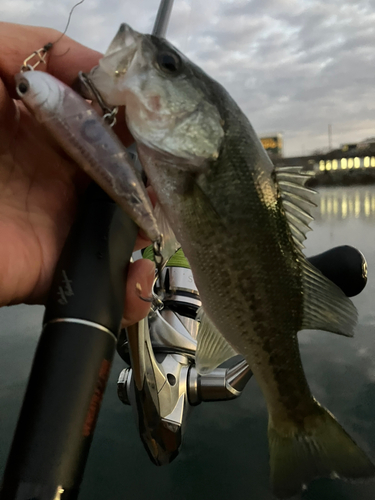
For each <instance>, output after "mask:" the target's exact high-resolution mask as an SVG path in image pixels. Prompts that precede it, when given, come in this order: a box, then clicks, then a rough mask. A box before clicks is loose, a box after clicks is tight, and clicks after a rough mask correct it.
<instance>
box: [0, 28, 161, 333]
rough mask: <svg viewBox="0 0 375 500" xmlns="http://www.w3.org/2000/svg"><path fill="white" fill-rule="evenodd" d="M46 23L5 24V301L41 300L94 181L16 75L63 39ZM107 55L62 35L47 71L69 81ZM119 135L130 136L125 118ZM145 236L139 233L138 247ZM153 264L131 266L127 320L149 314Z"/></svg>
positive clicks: (1, 150) (0, 40)
mask: <svg viewBox="0 0 375 500" xmlns="http://www.w3.org/2000/svg"><path fill="white" fill-rule="evenodd" d="M59 35H60V33H59V32H57V31H55V30H51V29H47V28H36V27H31V26H21V25H16V24H8V23H0V44H1V52H0V306H4V305H10V304H18V303H21V302H26V303H29V304H35V303H43V302H44V301H45V299H46V297H47V294H48V290H49V288H50V285H51V281H52V277H53V273H54V269H55V266H56V263H57V260H58V258H59V255H60V252H61V250H62V246H63V244H64V242H65V239H66V237H67V235H68V232H69V229H70V227H71V225H72V223H73V221H74V218H75V214H76V209H77V202H78V200H79V198H80V196H81V195H82V194H83V192H84V190H85V188H86V186H87V184H88V182H89V180H88V178H87V176H86V174H84V173H83V172H82V171H81V169H80V168H79V167H78V166H77V165H76V164H75V163H74V162H73V161H72V160H71V159H70V158H68V157H67V155H66V154H65V153H64V152H63V151H62V150H61V149H60V148H59V147H58V146H57V145H56V144H55V143H54V142H53V141H52V140H50V138H49V136H48V135H47V134H46V133H45V131H44V129H43V128H42V127H41V126H40V125H39V124H38V123H37V122H36V120H35V119H34V118H33V117H32V115H31V114H30V113H29V112H28V111H27V109H26V108H25V107H24V105H23V104H22V102H20V101H19V100H18V99H17V95H16V92H15V83H14V75H15V74H16V73H18V72H19V70H20V67H21V65H22V63H23V61H24V60H25V59H26V57H28V56H29V55H30V54H31V53H32V52H33V51H34V50H37V49H39V48H41V47H43V46H44V45H45V44H46V43H48V42H54V41H56V40H57V39H58V37H59ZM100 57H101V54H99V53H98V52H95V51H93V50H91V49H88V48H86V47H84V46H82V45H80V44H79V43H77V42H74V41H73V40H71V39H70V38H68V37H66V36H64V37H63V38H62V39H61V40H60V41H59V42H58V43H57V44H56V45H54V46H53V47H52V49H51V50H50V51H49V52H48V53H47V57H46V64H40V65H39V66H38V70H41V71H48V72H49V73H51V74H52V75H54V76H55V77H56V78H58V79H59V80H61V81H63V82H64V83H66V84H68V85H71V84H72V83H73V81H74V80H75V78H76V77H77V74H78V72H79V71H80V70H82V71H89V70H90V69H91V68H92V67H93V66H95V65H96V64H97V63H98V60H99V59H100ZM121 128H122V133H121V138H122V139H124V138H125V141H126V139H127V140H128V141H130V140H131V138H130V134H129V133H128V132H127V131H125V123H121ZM146 244H147V241H146V240H144V239H142V238H140V237H138V240H137V243H136V249H137V248H142V247H144V246H145V245H146ZM153 277H154V264H153V263H152V262H151V261H149V260H140V261H137V262H135V263H134V264H131V265H130V267H129V273H128V279H127V284H126V302H125V305H124V320H123V326H126V325H129V324H132V323H135V322H137V321H139V320H140V319H141V318H143V317H145V316H146V315H147V313H148V310H149V304H148V303H147V302H144V301H142V300H140V298H139V297H138V295H137V292H136V283H139V284H140V285H141V287H142V290H143V291H144V294H147V292H148V291H149V290H150V289H151V286H152V282H153Z"/></svg>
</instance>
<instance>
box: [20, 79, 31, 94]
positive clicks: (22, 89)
mask: <svg viewBox="0 0 375 500" xmlns="http://www.w3.org/2000/svg"><path fill="white" fill-rule="evenodd" d="M28 90H29V84H28V83H27V82H25V81H23V82H21V83H20V84H19V85H18V91H19V92H20V93H21V94H26V92H27V91H28Z"/></svg>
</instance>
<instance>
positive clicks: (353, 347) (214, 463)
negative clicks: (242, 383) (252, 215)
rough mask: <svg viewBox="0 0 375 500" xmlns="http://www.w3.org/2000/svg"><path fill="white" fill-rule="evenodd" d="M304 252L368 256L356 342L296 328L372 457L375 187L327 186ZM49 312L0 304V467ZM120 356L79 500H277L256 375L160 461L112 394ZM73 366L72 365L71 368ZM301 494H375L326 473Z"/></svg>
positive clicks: (365, 498)
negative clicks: (342, 248) (344, 250)
mask: <svg viewBox="0 0 375 500" xmlns="http://www.w3.org/2000/svg"><path fill="white" fill-rule="evenodd" d="M318 205H319V206H318V209H317V212H316V214H315V216H316V220H315V221H314V223H313V229H314V230H313V232H312V233H308V239H307V242H306V252H305V253H306V255H307V256H309V255H313V254H316V253H320V252H322V251H324V250H327V249H329V248H331V247H333V246H337V245H342V244H348V245H353V246H355V247H357V248H359V249H360V250H361V251H362V252H363V253H364V255H365V256H366V259H367V261H368V276H369V281H368V284H367V286H366V288H365V290H364V291H363V292H362V293H361V294H360V295H359V296H358V297H355V298H354V302H355V304H356V306H357V308H358V311H359V327H358V331H357V334H356V336H355V338H352V339H351V338H346V337H342V336H339V335H335V334H332V333H326V332H316V331H306V332H302V333H300V334H299V340H300V347H301V354H302V360H303V365H304V368H305V372H306V376H307V379H308V381H309V384H310V387H311V389H312V392H313V394H314V395H315V397H316V398H317V399H318V400H319V401H320V402H321V403H322V404H323V405H324V406H326V407H327V408H329V409H330V411H332V413H333V414H334V415H335V416H336V417H337V419H338V420H339V421H340V423H341V424H342V425H343V426H344V427H345V429H346V430H347V431H348V432H349V433H350V435H351V436H352V437H353V438H354V439H355V440H356V441H357V443H358V444H360V446H361V447H363V449H365V450H366V452H367V453H368V454H369V455H370V457H371V458H372V459H373V460H374V462H375V418H374V415H375V187H373V186H366V187H353V188H321V189H320V196H319V198H318ZM42 314H43V308H42V307H38V306H25V305H21V306H16V307H10V308H3V309H1V310H0V332H1V333H0V335H1V342H2V344H1V345H2V348H1V350H0V373H1V376H0V472H1V473H2V471H3V469H4V465H5V461H6V456H7V452H8V449H9V446H10V443H11V438H12V433H13V431H14V428H15V423H16V419H17V415H18V412H19V409H20V405H21V401H22V395H23V392H24V390H25V384H26V380H27V376H28V373H29V370H30V366H31V362H32V357H33V353H34V350H35V347H36V343H37V339H38V336H39V332H40V324H41V319H42ZM122 368H123V362H122V361H121V360H120V359H119V358H118V357H117V358H116V360H115V362H114V365H113V368H112V374H111V378H110V381H109V385H108V388H107V391H106V394H105V397H104V400H103V405H102V410H101V413H100V417H99V421H98V425H97V430H96V433H95V438H94V442H93V445H92V449H91V453H90V457H89V461H88V464H87V468H86V474H85V478H84V481H83V485H82V492H81V495H80V500H89V499H90V500H127V499H129V500H143V499H145V498H151V497H152V498H153V500H170V499H172V500H174V499H178V500H191V499H192V498H193V499H196V500H211V499H212V500H228V499H242V498H246V499H248V500H271V499H272V498H273V497H272V495H271V493H270V487H269V468H268V445H267V411H266V407H265V402H264V399H263V397H262V395H261V393H260V390H259V388H258V386H257V384H256V381H255V379H254V378H253V379H252V380H251V381H250V382H249V384H248V385H247V387H246V389H245V391H244V393H243V394H242V396H241V397H240V398H239V399H238V400H234V401H229V402H225V403H204V404H201V405H200V406H198V407H196V408H195V409H194V411H193V412H192V415H191V417H190V421H189V422H188V426H187V431H186V434H185V436H184V444H183V448H182V451H181V454H180V456H179V457H178V458H177V459H176V460H175V462H173V463H172V464H171V465H169V466H165V467H156V466H154V465H153V464H152V463H151V462H150V461H149V459H148V456H147V455H146V452H145V451H144V449H143V446H142V444H141V441H140V439H139V437H138V435H137V430H136V426H135V423H134V421H133V416H132V413H131V409H130V407H125V406H123V405H122V403H120V401H119V400H118V398H117V395H116V377H117V375H118V373H119V372H120V370H121V369H122ZM68 369H69V367H67V370H68ZM300 498H302V499H303V500H318V499H319V500H354V499H356V500H358V499H360V500H373V499H374V498H375V482H374V481H370V482H366V483H344V482H342V481H338V480H330V479H320V480H317V481H315V482H313V483H312V484H311V485H310V486H309V488H308V490H307V491H305V492H304V493H303V494H302V496H301V497H300Z"/></svg>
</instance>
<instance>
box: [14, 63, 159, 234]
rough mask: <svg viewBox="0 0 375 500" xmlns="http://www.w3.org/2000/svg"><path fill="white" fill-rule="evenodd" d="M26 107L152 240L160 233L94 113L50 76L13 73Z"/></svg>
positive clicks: (129, 168)
mask: <svg viewBox="0 0 375 500" xmlns="http://www.w3.org/2000/svg"><path fill="white" fill-rule="evenodd" d="M15 79H16V90H17V93H18V95H19V96H20V97H21V99H22V100H23V102H24V103H25V105H26V106H27V108H28V109H29V110H30V111H31V112H32V113H33V115H34V116H35V118H36V119H37V120H38V121H39V122H40V123H41V124H42V125H43V126H44V127H45V128H46V129H47V131H48V132H49V133H50V134H51V135H52V136H53V137H54V139H55V140H56V141H57V142H58V143H59V145H60V146H61V147H62V148H63V149H64V150H65V152H66V153H67V154H68V155H69V156H70V157H71V158H73V160H75V161H76V162H77V164H78V165H79V166H80V167H81V168H83V170H85V172H86V173H87V174H88V175H89V176H90V177H92V178H93V179H94V180H95V181H96V182H97V184H99V186H100V187H101V188H102V189H103V190H104V191H106V193H107V194H108V195H109V196H111V198H113V199H114V201H116V202H117V203H118V205H119V206H120V207H121V208H122V209H123V210H124V211H125V212H126V213H127V214H128V215H129V217H131V218H132V219H133V220H134V222H135V223H136V224H137V225H138V226H139V227H140V228H141V229H143V230H144V232H145V233H146V234H147V236H148V237H149V238H150V239H151V240H152V241H157V240H158V239H159V238H160V231H159V228H158V226H157V222H156V219H155V217H154V213H153V208H152V204H151V201H150V199H149V197H148V194H147V191H146V188H145V186H144V184H143V182H142V180H141V178H140V175H139V174H138V172H137V171H136V169H135V167H134V165H133V164H132V160H131V159H130V156H129V155H128V153H127V151H126V149H125V146H124V145H123V144H122V143H121V141H120V139H119V138H118V137H117V135H116V134H115V133H114V132H113V131H112V129H111V128H110V127H109V126H108V125H107V124H106V123H105V122H104V121H103V118H101V117H100V116H99V115H98V114H97V112H96V111H95V110H94V109H93V108H92V107H91V106H90V104H89V103H88V102H86V101H85V100H84V99H83V98H82V97H80V96H79V95H78V94H76V93H75V92H74V91H73V90H72V89H71V88H70V87H68V86H67V85H65V84H64V83H63V82H61V81H59V80H57V79H56V78H54V77H53V76H52V75H50V74H48V73H44V72H41V71H27V72H24V73H20V74H18V75H16V77H15Z"/></svg>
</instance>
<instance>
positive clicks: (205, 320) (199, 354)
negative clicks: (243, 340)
mask: <svg viewBox="0 0 375 500" xmlns="http://www.w3.org/2000/svg"><path fill="white" fill-rule="evenodd" d="M197 317H198V319H200V322H201V324H200V327H199V332H198V337H197V340H198V345H197V351H196V355H195V364H196V369H197V371H198V373H200V374H201V375H203V374H205V373H210V372H211V371H212V370H214V369H215V368H217V367H218V366H219V365H221V363H224V361H226V360H227V359H230V358H232V357H233V356H236V355H237V352H236V351H235V350H234V349H233V347H232V346H231V345H229V344H228V342H227V341H226V340H225V338H224V337H223V336H222V334H221V333H220V332H219V330H218V329H217V328H216V327H215V325H214V324H213V323H212V321H211V320H210V319H209V317H208V316H207V314H206V313H205V312H204V310H203V308H202V307H201V308H200V309H199V310H198V315H197Z"/></svg>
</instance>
